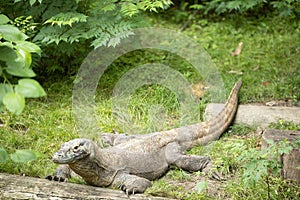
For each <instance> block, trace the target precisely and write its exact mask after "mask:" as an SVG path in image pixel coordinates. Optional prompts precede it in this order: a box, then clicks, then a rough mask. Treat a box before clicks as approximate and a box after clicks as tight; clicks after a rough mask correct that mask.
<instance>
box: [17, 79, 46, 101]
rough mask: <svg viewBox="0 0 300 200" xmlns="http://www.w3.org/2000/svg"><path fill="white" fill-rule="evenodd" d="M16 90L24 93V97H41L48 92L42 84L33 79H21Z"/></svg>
mask: <svg viewBox="0 0 300 200" xmlns="http://www.w3.org/2000/svg"><path fill="white" fill-rule="evenodd" d="M15 91H16V92H19V93H20V94H22V95H23V96H24V97H30V98H35V97H41V96H45V95H46V92H45V90H44V89H43V88H42V86H41V85H40V84H39V83H38V82H37V81H35V80H33V79H20V80H19V81H18V85H16V87H15Z"/></svg>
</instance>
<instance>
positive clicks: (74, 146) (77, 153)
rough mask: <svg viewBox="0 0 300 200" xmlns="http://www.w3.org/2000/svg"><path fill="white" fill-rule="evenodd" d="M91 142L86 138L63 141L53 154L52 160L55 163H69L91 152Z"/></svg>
mask: <svg viewBox="0 0 300 200" xmlns="http://www.w3.org/2000/svg"><path fill="white" fill-rule="evenodd" d="M92 146H93V142H92V141H91V140H88V139H74V140H71V141H69V142H66V143H64V144H63V145H62V146H61V148H60V149H59V150H58V151H57V152H56V153H55V154H54V155H53V158H52V159H53V162H55V163H57V164H71V163H75V162H76V161H78V160H81V159H83V158H85V157H87V156H89V155H90V154H91V153H92V150H93V147H92Z"/></svg>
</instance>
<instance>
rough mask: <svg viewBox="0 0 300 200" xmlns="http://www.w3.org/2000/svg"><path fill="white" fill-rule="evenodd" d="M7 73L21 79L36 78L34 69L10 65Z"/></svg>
mask: <svg viewBox="0 0 300 200" xmlns="http://www.w3.org/2000/svg"><path fill="white" fill-rule="evenodd" d="M6 71H7V73H9V74H11V75H14V76H19V77H34V76H35V73H34V71H33V70H32V69H30V68H26V67H23V66H17V65H9V66H8V68H7V69H6Z"/></svg>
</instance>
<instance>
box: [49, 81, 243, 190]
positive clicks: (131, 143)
mask: <svg viewBox="0 0 300 200" xmlns="http://www.w3.org/2000/svg"><path fill="white" fill-rule="evenodd" d="M241 84H242V81H241V80H239V81H238V82H237V83H236V84H235V86H234V87H233V89H232V91H231V93H230V96H229V98H228V100H227V102H226V105H225V107H224V109H223V110H222V111H221V112H220V113H219V115H218V116H216V117H215V118H213V119H211V120H209V121H205V122H202V123H198V124H194V125H189V126H184V127H180V128H175V129H171V130H168V131H162V132H155V133H151V134H145V135H141V136H126V135H124V134H105V135H102V139H104V140H105V141H106V142H108V143H109V144H110V145H112V146H111V147H108V148H103V149H101V148H99V147H98V146H97V145H96V144H95V143H94V142H93V141H91V140H89V139H83V138H80V139H74V140H71V141H69V142H66V143H64V144H63V145H62V146H61V148H60V149H59V150H58V151H57V152H56V153H55V154H54V156H53V161H54V162H55V163H58V164H64V165H62V166H60V167H59V168H58V169H57V171H56V174H55V175H54V176H48V177H47V178H48V179H51V180H57V181H65V180H67V178H68V177H69V175H70V172H71V170H73V171H74V172H75V173H76V174H78V175H80V176H81V177H82V178H83V179H84V180H85V181H86V182H87V183H88V184H90V185H95V186H101V187H102V186H104V187H107V186H113V187H119V188H120V189H122V190H123V191H125V192H126V193H127V194H129V193H143V192H144V191H145V190H146V189H147V188H148V187H149V186H150V185H151V180H154V179H157V178H159V177H161V176H162V175H164V174H165V172H166V171H167V170H168V169H169V167H170V166H177V167H179V168H181V169H184V170H187V171H190V172H195V171H203V172H204V173H207V174H209V173H210V172H211V168H212V162H211V161H210V159H209V158H208V157H205V156H196V155H185V154H184V151H185V150H187V149H190V148H191V147H193V146H195V145H200V144H206V143H208V142H210V141H213V140H216V139H218V138H219V137H220V136H221V134H222V133H223V132H224V131H225V130H226V129H227V128H228V126H229V125H230V123H231V121H232V120H233V118H234V116H235V112H236V109H237V105H238V92H239V89H240V87H241ZM66 164H67V165H66ZM70 169H71V170H70ZM211 175H212V177H214V178H216V179H221V178H220V176H219V174H218V173H211Z"/></svg>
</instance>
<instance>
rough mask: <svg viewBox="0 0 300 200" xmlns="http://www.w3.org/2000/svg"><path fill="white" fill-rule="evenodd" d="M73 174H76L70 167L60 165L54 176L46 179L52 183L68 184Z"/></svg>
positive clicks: (48, 176)
mask: <svg viewBox="0 0 300 200" xmlns="http://www.w3.org/2000/svg"><path fill="white" fill-rule="evenodd" d="M72 174H75V173H74V172H73V171H72V170H71V169H70V168H69V166H68V165H59V166H58V167H57V169H56V171H55V173H54V175H47V176H46V177H45V178H46V179H48V180H50V181H52V180H53V181H58V182H68V179H69V178H71V176H72Z"/></svg>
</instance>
